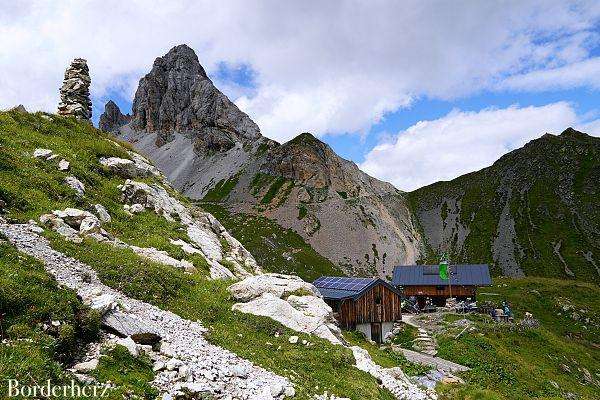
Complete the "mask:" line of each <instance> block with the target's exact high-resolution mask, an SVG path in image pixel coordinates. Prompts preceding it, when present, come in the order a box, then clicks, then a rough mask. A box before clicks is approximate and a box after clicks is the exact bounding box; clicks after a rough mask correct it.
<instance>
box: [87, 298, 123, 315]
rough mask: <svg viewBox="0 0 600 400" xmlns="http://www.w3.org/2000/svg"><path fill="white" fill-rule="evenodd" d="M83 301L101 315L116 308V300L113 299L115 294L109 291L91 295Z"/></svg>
mask: <svg viewBox="0 0 600 400" xmlns="http://www.w3.org/2000/svg"><path fill="white" fill-rule="evenodd" d="M85 303H86V304H87V305H88V306H89V307H90V308H91V309H93V310H97V311H98V312H100V314H101V315H104V314H106V313H107V312H109V311H111V310H116V309H117V302H116V301H115V296H114V295H112V294H110V293H105V294H101V295H99V296H95V297H91V298H89V299H87V300H86V301H85Z"/></svg>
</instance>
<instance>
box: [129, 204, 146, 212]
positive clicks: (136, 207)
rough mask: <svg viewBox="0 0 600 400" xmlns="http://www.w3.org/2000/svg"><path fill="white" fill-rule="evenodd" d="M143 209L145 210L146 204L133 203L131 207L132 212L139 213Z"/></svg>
mask: <svg viewBox="0 0 600 400" xmlns="http://www.w3.org/2000/svg"><path fill="white" fill-rule="evenodd" d="M143 211H144V206H143V205H141V204H132V205H131V207H129V212H130V213H132V214H139V213H141V212H143Z"/></svg>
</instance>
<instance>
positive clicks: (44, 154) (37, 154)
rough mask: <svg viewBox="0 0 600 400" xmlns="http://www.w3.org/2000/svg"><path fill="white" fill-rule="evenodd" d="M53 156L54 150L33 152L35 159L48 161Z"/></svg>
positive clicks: (36, 150)
mask: <svg viewBox="0 0 600 400" xmlns="http://www.w3.org/2000/svg"><path fill="white" fill-rule="evenodd" d="M51 155H52V150H50V149H35V150H34V151H33V157H34V158H41V159H43V160H47V159H48V158H49V157H50V156H51Z"/></svg>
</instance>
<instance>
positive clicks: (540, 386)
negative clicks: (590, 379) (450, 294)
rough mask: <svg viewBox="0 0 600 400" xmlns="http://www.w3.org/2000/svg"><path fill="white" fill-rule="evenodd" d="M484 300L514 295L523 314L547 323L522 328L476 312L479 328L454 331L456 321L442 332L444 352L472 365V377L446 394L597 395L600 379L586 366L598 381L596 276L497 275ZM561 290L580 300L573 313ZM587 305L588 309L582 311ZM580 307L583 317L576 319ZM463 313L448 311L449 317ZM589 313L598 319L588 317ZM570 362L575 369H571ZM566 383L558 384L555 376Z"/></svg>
mask: <svg viewBox="0 0 600 400" xmlns="http://www.w3.org/2000/svg"><path fill="white" fill-rule="evenodd" d="M481 291H482V292H485V293H496V294H498V296H491V295H485V294H482V295H480V296H479V299H480V301H491V302H493V303H495V304H496V305H499V304H500V302H501V301H502V300H504V299H506V300H508V301H509V302H510V303H511V304H512V306H513V311H514V312H515V314H516V318H517V319H520V318H522V317H523V315H524V313H525V312H527V311H528V312H531V313H532V314H533V315H534V316H535V317H536V318H537V319H538V320H539V321H540V322H541V327H540V328H539V329H533V330H524V331H518V330H515V329H510V327H509V326H505V325H499V324H493V323H491V322H488V323H485V322H481V321H482V319H481V318H473V320H474V321H475V326H476V327H477V332H473V333H467V334H463V335H462V336H461V337H460V338H459V339H458V340H455V339H454V337H455V335H456V334H458V333H459V332H460V331H461V330H462V328H459V327H455V328H453V329H451V330H450V331H448V334H447V335H440V336H439V337H438V343H439V345H440V348H439V356H441V357H444V358H447V359H449V360H452V361H455V362H458V363H461V364H464V365H467V366H469V367H471V368H472V370H471V371H469V372H467V373H464V374H463V377H464V378H465V380H466V381H467V384H466V385H464V386H461V387H458V388H457V387H445V388H443V392H444V395H443V396H442V399H463V398H469V399H475V398H481V399H515V400H516V399H530V398H532V399H533V398H535V399H540V398H556V399H560V398H563V396H564V395H565V393H575V394H576V395H578V396H579V397H578V398H582V399H597V398H599V397H600V396H599V395H598V393H599V391H600V387H599V386H598V383H596V384H595V385H594V384H590V383H586V382H585V380H584V372H583V368H585V369H587V370H588V371H589V372H590V373H591V374H592V376H594V378H595V380H596V382H598V381H599V380H600V376H599V375H597V374H600V346H599V343H598V337H599V336H598V335H599V334H600V303H599V302H598V298H599V296H600V288H598V286H596V285H594V284H588V283H581V282H575V281H564V280H553V279H545V278H527V279H521V280H511V279H507V278H503V279H497V280H496V281H495V285H494V287H492V288H486V289H482V290H481ZM559 298H562V299H563V300H562V301H563V302H565V301H566V300H565V299H568V303H569V304H572V305H573V310H571V311H570V312H568V313H566V312H564V311H563V309H562V308H561V307H560V306H559V300H558V299H559ZM579 310H585V313H582V312H581V311H579ZM573 312H577V313H578V314H579V315H580V317H581V318H579V319H578V320H577V321H576V320H574V319H573V317H572V313H573ZM457 318H463V317H462V316H461V317H458V316H457V317H455V318H448V320H449V321H452V320H455V319H457ZM585 318H589V319H590V321H591V322H586V321H585ZM561 364H564V365H566V366H567V367H568V368H569V369H570V372H565V370H564V367H561ZM551 380H552V381H554V382H556V383H557V384H558V385H559V389H557V388H555V387H554V386H553V385H552V384H551V383H550V381H551Z"/></svg>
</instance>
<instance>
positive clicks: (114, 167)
mask: <svg viewBox="0 0 600 400" xmlns="http://www.w3.org/2000/svg"><path fill="white" fill-rule="evenodd" d="M100 164H102V165H104V166H105V167H106V168H108V170H109V171H111V172H113V173H115V174H117V175H120V176H122V177H124V178H139V177H146V176H150V175H152V172H151V171H150V169H149V165H148V166H147V167H145V166H143V165H139V164H138V163H136V162H134V161H132V160H127V159H124V158H118V157H109V158H101V159H100Z"/></svg>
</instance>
